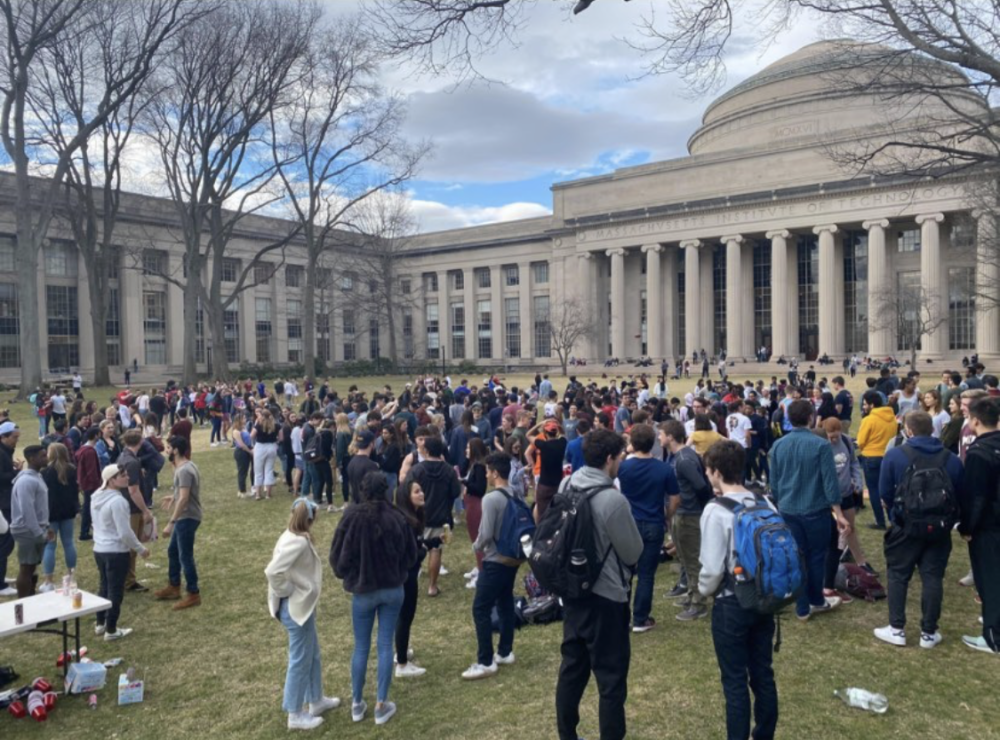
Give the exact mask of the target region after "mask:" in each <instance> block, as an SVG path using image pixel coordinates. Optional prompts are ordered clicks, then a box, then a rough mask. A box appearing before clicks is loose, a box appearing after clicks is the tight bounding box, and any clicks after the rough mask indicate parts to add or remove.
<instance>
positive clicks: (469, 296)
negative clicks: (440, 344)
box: [462, 267, 479, 360]
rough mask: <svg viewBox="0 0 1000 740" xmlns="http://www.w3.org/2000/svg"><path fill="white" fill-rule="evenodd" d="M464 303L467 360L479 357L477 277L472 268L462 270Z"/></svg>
mask: <svg viewBox="0 0 1000 740" xmlns="http://www.w3.org/2000/svg"><path fill="white" fill-rule="evenodd" d="M462 275H463V278H462V284H463V285H464V286H465V287H464V288H463V289H462V301H463V303H464V304H465V358H466V359H467V360H475V359H477V358H478V357H479V321H478V317H477V316H476V284H475V279H476V275H475V272H474V270H473V269H472V268H471V267H466V268H465V269H464V270H462Z"/></svg>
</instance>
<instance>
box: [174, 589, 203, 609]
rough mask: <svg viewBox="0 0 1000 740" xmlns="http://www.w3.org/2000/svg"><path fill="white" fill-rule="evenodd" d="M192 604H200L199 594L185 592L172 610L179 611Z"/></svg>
mask: <svg viewBox="0 0 1000 740" xmlns="http://www.w3.org/2000/svg"><path fill="white" fill-rule="evenodd" d="M192 606H201V594H191V593H189V594H187V595H186V596H185V597H184V598H183V599H182V600H180V601H178V602H177V603H176V604H174V611H175V612H176V611H180V610H181V609H187V608H189V607H192Z"/></svg>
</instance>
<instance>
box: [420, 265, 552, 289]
mask: <svg viewBox="0 0 1000 740" xmlns="http://www.w3.org/2000/svg"><path fill="white" fill-rule="evenodd" d="M447 275H448V287H449V289H450V290H453V291H462V290H465V271H464V270H448V273H447ZM500 277H501V280H502V281H503V285H505V286H507V287H516V286H518V285H520V284H521V272H520V268H519V267H518V265H501V267H500ZM472 279H473V282H474V283H475V285H476V286H477V287H478V288H481V289H486V288H491V287H492V286H493V278H492V272H491V269H490V268H489V267H476V268H474V269H473V271H472ZM531 279H532V282H533V283H534V284H535V285H547V284H548V282H549V263H548V262H532V263H531ZM422 282H423V286H424V291H425V292H427V293H436V292H437V291H438V289H439V286H438V274H437V273H436V272H425V273H424V274H423V276H422Z"/></svg>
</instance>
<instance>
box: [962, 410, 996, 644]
mask: <svg viewBox="0 0 1000 740" xmlns="http://www.w3.org/2000/svg"><path fill="white" fill-rule="evenodd" d="M969 425H970V426H971V427H972V430H973V432H974V433H975V435H976V441H975V442H973V443H972V445H971V446H970V447H969V451H968V453H967V454H966V457H965V485H964V486H963V487H962V496H963V497H962V499H961V503H960V506H959V508H960V509H961V513H962V518H961V521H960V522H959V524H958V531H959V534H961V535H962V537H963V539H965V541H966V542H968V543H969V559H970V560H971V561H972V574H973V578H974V581H975V585H976V590H977V591H979V596H980V597H981V598H982V600H983V610H982V617H981V620H982V623H983V634H982V635H975V636H972V635H965V636H963V637H962V643H963V644H965V645H966V646H967V647H969V648H972V649H973V650H980V651H982V652H985V653H994V654H1000V490H998V483H997V482H998V481H1000V434H998V431H1000V430H998V425H1000V404H998V403H997V400H996V399H995V398H980V399H978V400H976V401H973V402H972V404H971V405H970V407H969Z"/></svg>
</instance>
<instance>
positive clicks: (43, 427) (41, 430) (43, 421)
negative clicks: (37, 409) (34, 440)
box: [38, 416, 49, 438]
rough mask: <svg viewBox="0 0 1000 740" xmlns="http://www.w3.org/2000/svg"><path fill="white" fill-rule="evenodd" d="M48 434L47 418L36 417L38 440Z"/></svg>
mask: <svg viewBox="0 0 1000 740" xmlns="http://www.w3.org/2000/svg"><path fill="white" fill-rule="evenodd" d="M48 433H49V417H47V416H39V417H38V436H39V438H41V437H44V436H45V435H46V434H48Z"/></svg>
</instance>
